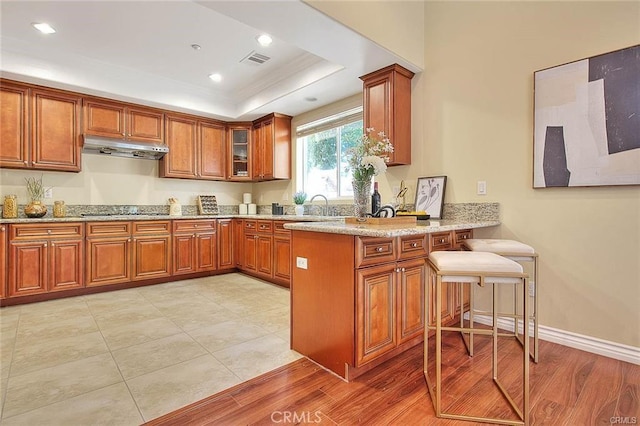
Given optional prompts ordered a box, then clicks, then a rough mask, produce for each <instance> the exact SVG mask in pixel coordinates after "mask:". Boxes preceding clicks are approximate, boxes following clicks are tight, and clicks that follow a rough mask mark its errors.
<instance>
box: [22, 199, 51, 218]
mask: <svg viewBox="0 0 640 426" xmlns="http://www.w3.org/2000/svg"><path fill="white" fill-rule="evenodd" d="M24 214H25V215H26V216H27V217H32V218H35V217H43V216H44V215H46V214H47V206H45V205H44V204H42V201H39V200H31V202H29V204H27V205H26V206H25V208H24Z"/></svg>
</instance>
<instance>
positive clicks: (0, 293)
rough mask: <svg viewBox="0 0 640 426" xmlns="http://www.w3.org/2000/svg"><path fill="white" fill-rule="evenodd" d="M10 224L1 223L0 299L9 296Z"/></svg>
mask: <svg viewBox="0 0 640 426" xmlns="http://www.w3.org/2000/svg"><path fill="white" fill-rule="evenodd" d="M8 227H9V226H8V225H3V224H0V299H4V298H5V297H7V244H8V241H7V238H8V237H7V235H8V234H9V232H8Z"/></svg>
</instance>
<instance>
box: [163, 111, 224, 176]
mask: <svg viewBox="0 0 640 426" xmlns="http://www.w3.org/2000/svg"><path fill="white" fill-rule="evenodd" d="M165 134H166V143H167V146H168V147H169V153H168V154H167V155H165V156H164V157H163V158H162V160H161V163H162V164H161V167H160V176H161V177H174V178H186V179H203V180H224V179H225V158H226V157H225V153H226V147H225V134H226V129H225V126H224V124H222V123H219V122H216V121H204V120H199V119H198V118H197V117H191V116H185V115H178V114H175V115H174V114H167V116H166V132H165Z"/></svg>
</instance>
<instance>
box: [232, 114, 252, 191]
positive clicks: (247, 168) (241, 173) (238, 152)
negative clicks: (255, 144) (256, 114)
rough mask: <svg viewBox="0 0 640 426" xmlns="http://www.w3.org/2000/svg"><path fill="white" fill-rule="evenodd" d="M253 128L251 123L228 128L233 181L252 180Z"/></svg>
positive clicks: (235, 124)
mask: <svg viewBox="0 0 640 426" xmlns="http://www.w3.org/2000/svg"><path fill="white" fill-rule="evenodd" d="M251 127H252V124H251V123H233V124H230V125H229V127H228V129H229V144H230V149H229V153H230V155H229V163H230V164H229V176H228V178H229V179H231V180H251Z"/></svg>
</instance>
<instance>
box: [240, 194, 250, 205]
mask: <svg viewBox="0 0 640 426" xmlns="http://www.w3.org/2000/svg"><path fill="white" fill-rule="evenodd" d="M242 202H243V203H245V204H251V193H250V192H245V193H244V194H242Z"/></svg>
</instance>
